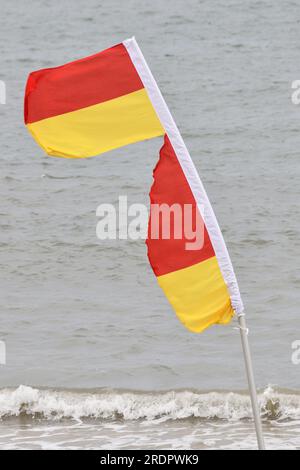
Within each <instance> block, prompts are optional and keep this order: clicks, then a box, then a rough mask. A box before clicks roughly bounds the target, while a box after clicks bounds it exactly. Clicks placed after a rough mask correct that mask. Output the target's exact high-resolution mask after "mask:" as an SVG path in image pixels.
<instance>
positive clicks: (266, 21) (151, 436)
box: [0, 0, 300, 448]
mask: <svg viewBox="0 0 300 470" xmlns="http://www.w3.org/2000/svg"><path fill="white" fill-rule="evenodd" d="M299 14H300V6H299V5H298V4H297V3H296V2H292V1H282V2H272V1H266V0H264V1H251V2H250V1H241V0H229V1H225V0H221V1H218V2H209V1H208V0H206V1H196V0H187V1H185V2H181V1H179V0H175V1H172V2H169V1H166V2H161V1H157V0H154V1H152V2H151V3H149V2H146V1H137V0H128V1H127V2H120V1H119V2H118V1H115V0H112V1H101V2H98V1H96V0H86V1H84V2H83V1H78V2H76V4H74V2H71V1H67V0H61V1H59V2H47V1H45V0H41V1H37V0H31V1H30V2H22V1H21V0H14V1H11V2H4V1H2V2H1V19H0V22H1V27H0V65H1V67H0V79H1V80H5V82H6V85H7V104H6V105H5V106H4V105H0V125H1V131H0V144H1V173H0V286H1V295H0V339H1V340H4V341H5V342H6V346H7V365H6V366H1V369H0V388H1V390H0V395H1V394H2V395H1V396H3V394H5V393H6V392H5V389H6V388H7V387H11V389H10V392H9V393H11V394H13V393H17V392H16V391H18V393H19V394H21V397H22V399H21V402H22V400H24V403H25V405H24V406H25V409H26V410H27V411H25V416H26V418H24V410H23V408H22V403H19V402H18V401H17V405H16V408H15V412H12V413H10V412H9V413H8V414H9V416H8V417H7V416H6V415H5V413H3V406H4V407H5V406H6V405H7V400H8V398H7V396H6V395H4V396H5V397H6V398H5V400H4V403H3V402H1V403H2V404H0V415H1V416H2V421H0V443H1V446H2V447H5V448H11V447H18V446H20V447H27V448H30V447H35V448H39V447H42V448H49V447H53V448H55V447H59V448H62V447H69V448H78V447H82V446H85V447H88V448H105V447H106V448H116V447H122V448H126V447H127V448H128V447H129V448H132V447H139V446H145V447H147V448H151V446H152V447H153V448H157V447H165V448H166V447H168V446H169V447H170V448H182V447H185V446H186V447H188V448H206V447H213V448H221V447H222V448H230V447H235V448H239V447H249V448H251V447H253V446H254V445H255V436H254V433H253V423H252V422H251V421H249V419H248V418H249V416H248V418H247V416H246V417H241V416H240V415H239V405H238V404H237V402H234V403H233V404H232V407H233V408H232V409H233V410H237V413H238V419H237V421H232V419H233V417H232V416H231V415H230V416H229V415H228V416H225V417H221V418H218V419H215V417H214V416H211V408H210V407H208V409H209V410H210V411H209V412H208V414H207V416H202V415H199V410H200V411H201V409H202V408H201V406H202V405H201V403H202V402H201V400H200V402H201V403H200V402H199V401H197V400H196V402H195V403H194V405H193V406H194V408H193V410H194V411H193V413H190V414H188V416H177V415H176V417H172V419H171V418H170V419H169V418H168V419H165V418H162V417H161V416H165V413H166V408H167V409H168V406H171V407H172V399H171V398H170V403H171V404H169V405H168V403H169V398H167V400H166V401H164V402H163V405H162V409H161V410H160V412H159V413H158V416H151V419H150V418H149V417H147V416H144V417H139V419H132V418H129V419H125V418H124V416H123V411H124V410H123V411H122V412H121V417H120V416H119V415H118V416H117V418H116V417H115V415H111V416H108V417H103V416H102V415H99V416H98V415H97V416H96V417H94V418H91V414H87V415H85V414H83V416H84V419H82V416H80V413H79V416H77V415H76V416H73V415H72V414H71V415H70V416H67V417H66V416H64V415H62V416H60V417H59V418H57V414H56V420H54V421H53V419H49V417H45V416H42V417H34V419H33V418H32V410H31V408H30V406H31V405H30V404H31V403H35V401H36V400H37V399H38V398H37V397H36V396H34V397H32V396H31V395H30V396H29V397H28V393H29V392H28V389H27V388H25V391H24V388H22V387H21V389H20V388H18V387H19V385H20V384H26V385H27V386H29V387H33V389H32V390H35V389H37V388H40V387H42V390H43V389H44V388H45V390H48V389H49V390H56V389H57V390H65V392H66V393H67V391H68V390H73V391H74V393H75V392H76V390H80V389H85V390H89V392H87V393H90V394H91V395H93V394H94V392H93V390H98V389H99V388H102V387H105V388H107V387H109V388H112V389H114V390H116V391H115V394H116V395H117V397H118V398H115V399H116V400H117V401H118V400H119V398H120V396H121V395H122V393H121V391H120V390H123V389H131V390H143V391H144V392H143V393H146V392H147V391H148V392H149V393H150V392H151V393H150V396H151V398H149V397H148V396H147V399H146V398H145V400H146V401H147V400H148V401H149V400H150V403H152V395H151V394H153V393H156V392H159V391H162V390H172V391H173V393H175V394H177V393H179V390H190V389H194V390H198V391H203V392H197V393H204V392H205V391H209V390H216V391H217V390H232V391H234V390H245V389H246V380H245V373H244V367H243V359H242V352H241V346H240V340H239V335H238V332H237V331H235V330H233V328H232V327H233V326H235V325H234V324H232V325H229V326H227V327H214V328H211V329H210V330H209V331H207V332H205V333H204V334H202V335H200V336H198V335H193V334H191V333H189V332H188V331H186V330H185V329H184V328H183V327H182V326H181V325H180V324H179V322H178V321H177V319H176V318H175V315H174V314H173V312H172V311H171V309H170V307H169V305H168V303H167V301H166V299H165V298H164V296H163V294H162V292H161V291H160V289H159V288H158V286H157V284H156V280H155V277H154V275H153V273H152V271H151V269H150V267H149V265H148V261H147V257H146V248H145V245H144V243H143V241H138V242H134V241H124V240H122V241H110V242H100V241H99V240H97V238H96V234H95V228H96V223H97V218H96V216H95V211H96V207H97V206H98V204H100V203H103V202H109V203H111V202H112V203H116V202H117V200H118V196H119V195H127V196H128V200H129V203H130V202H140V203H146V204H147V203H148V192H149V188H150V185H151V182H152V169H153V167H154V165H155V163H156V161H157V158H158V150H159V148H160V146H161V140H160V139H157V140H153V141H150V142H141V143H139V144H136V145H132V146H129V147H126V148H123V149H120V150H116V151H113V152H110V153H107V154H105V155H102V156H101V157H98V158H94V159H89V160H84V161H68V160H60V159H54V158H50V157H46V156H45V155H43V152H42V151H41V150H40V149H39V148H38V147H37V146H36V144H35V143H34V142H33V140H32V139H31V138H30V136H29V134H27V131H26V129H25V128H24V125H23V117H22V113H23V90H24V85H25V81H26V78H27V75H28V73H29V72H30V71H32V70H36V69H39V68H43V67H51V66H55V65H59V64H62V63H64V62H66V61H70V60H72V59H75V58H79V57H83V56H85V55H89V54H92V53H94V52H97V51H100V50H101V49H104V48H106V47H108V46H110V45H112V44H115V43H118V42H119V41H121V40H123V39H125V38H127V37H130V36H132V35H135V36H136V38H137V40H138V42H139V44H140V46H141V48H142V50H143V52H144V54H145V56H146V58H147V60H148V62H149V65H150V67H151V69H152V71H153V73H154V75H155V77H156V78H157V81H158V83H159V85H160V87H161V89H162V91H163V93H164V96H165V98H166V101H167V103H168V104H169V106H170V108H171V110H172V112H173V114H174V116H175V119H176V121H177V123H178V125H179V127H180V129H181V131H182V134H183V137H184V139H185V141H186V144H187V146H188V148H189V150H190V152H191V155H192V157H193V160H194V162H195V165H196V167H197V169H198V171H199V173H200V176H201V178H202V180H203V182H204V184H205V187H206V189H207V192H208V194H209V197H210V199H211V202H212V204H213V207H214V209H215V212H216V214H217V217H218V220H219V222H220V225H221V228H222V230H223V233H224V236H225V239H226V241H227V244H228V248H229V251H230V254H231V257H232V261H233V264H234V267H235V270H236V274H237V277H238V280H239V284H240V289H241V292H242V296H243V300H244V303H245V306H246V310H247V314H248V323H249V327H250V341H251V346H252V352H253V360H254V367H255V374H256V378H257V384H258V386H259V387H260V388H261V389H262V390H268V389H267V388H266V387H267V386H268V384H274V386H276V387H279V388H280V389H282V388H283V389H286V390H287V389H289V392H286V393H287V394H288V395H289V396H295V397H298V395H297V390H299V389H300V385H299V373H300V365H298V366H296V365H293V363H292V361H291V355H292V346H291V345H292V342H293V341H295V340H298V339H300V333H299V299H300V295H299V262H298V259H299V163H298V161H299V143H300V133H299V113H300V108H299V107H297V106H295V105H293V104H292V102H291V91H292V90H291V82H292V81H293V80H296V79H299V63H300V62H299V21H298V19H297V18H299V17H300V16H299ZM29 390H31V389H29ZM23 393H25V397H23V395H22V394H23ZM30 393H31V392H30ZM33 393H35V392H33ZM49 393H50V391H49ZM78 393H79V392H78ZM222 393H223V392H222ZM236 393H237V392H236ZM278 393H279V392H278ZM280 393H281V392H280ZM282 393H283V392H282ZM26 394H27V395H26ZM12 396H13V397H14V398H13V400H15V399H16V397H15V396H14V395H12ZM48 399H50V401H51V400H53V397H52V395H51V393H50V398H49V396H48V395H47V397H46V398H45V397H44V400H45V403H47V404H45V403H44V405H45V407H46V408H47V409H48ZM224 399H225V398H224ZM17 400H18V398H17ZM32 400H33V401H32ZM72 400H73V398H72ZM84 400H85V398H84V396H81V395H79V397H77V401H76V406H77V408H76V407H75V408H76V409H77V411H78V409H81V407H82V406H83V402H84ZM111 400H113V398H112V397H111V396H110V397H109V400H108V402H111ZM293 400H294V401H293ZM82 401H83V402H82ZM96 401H97V400H96ZM220 401H221V402H222V399H221V400H220ZM292 401H293V403H294V402H295V403H296V405H295V406H294V407H295V409H297V408H299V402H298V401H297V398H295V399H292ZM238 402H239V400H238ZM68 403H69V402H68V401H66V402H63V406H64V405H66V406H69V405H68ZM101 403H102V402H101ZM126 403H127V402H125V403H124V402H123V405H124V406H125V407H126V406H127V405H128V404H126ZM130 403H131V402H130ZM94 405H95V407H96V408H95V409H96V410H98V409H99V407H98V408H97V406H98V405H99V403H98V404H97V403H94ZM219 405H220V404H219V402H218V406H219ZM40 406H41V404H40ZM53 406H54V405H53ZM74 406H75V405H74ZM99 406H100V405H99ZM101 406H102V405H101ZM101 406H100V408H101ZM149 406H150V405H149ZM151 406H152V405H151ZM220 406H221V405H220ZM289 406H290V404H289ZM28 407H29V408H28ZM136 407H137V409H138V410H139V409H140V408H141V407H142V405H141V403H140V402H138V405H136ZM46 408H45V409H46ZM50 408H51V407H50ZM183 408H184V407H183ZM101 409H102V408H101ZM184 409H185V408H184ZM28 410H29V411H28ZM197 410H198V411H197ZM40 411H41V410H40ZM27 412H28V413H27ZM119 412H120V410H119V409H118V413H119ZM95 413H96V414H97V412H96V411H95ZM197 413H198V414H197ZM295 413H296V412H295ZM54 414H55V413H54ZM75 414H76V413H75ZM77 414H78V413H77ZM58 415H59V413H58ZM217 416H218V415H217ZM244 418H247V419H244ZM78 419H80V421H78ZM161 419H162V420H163V421H162V424H161V425H160V426H159V428H158V426H157V423H160V420H161ZM157 429H159V433H158V432H157ZM154 430H156V431H155V432H154ZM225 430H226V432H225ZM265 430H266V434H267V442H268V445H269V447H274V448H276V447H285V448H286V447H289V448H296V447H299V446H300V426H299V415H296V414H293V415H292V416H289V417H288V419H283V420H281V419H279V417H278V416H277V417H276V419H275V420H272V419H269V418H268V419H267V420H266V422H265ZM224 435H226V436H227V435H228V436H229V437H228V441H227V439H225V438H224Z"/></svg>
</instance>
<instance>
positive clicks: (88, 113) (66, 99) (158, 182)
mask: <svg viewBox="0 0 300 470" xmlns="http://www.w3.org/2000/svg"><path fill="white" fill-rule="evenodd" d="M24 114H25V124H26V126H27V128H28V130H29V131H30V133H31V134H32V136H33V137H34V139H35V140H36V141H37V143H38V144H39V145H40V146H41V147H42V148H43V149H44V150H45V151H46V153H48V154H49V155H53V156H58V157H65V158H86V157H91V156H94V155H98V154H100V153H103V152H106V151H108V150H112V149H115V148H118V147H121V146H124V145H127V144H130V143H134V142H138V141H141V140H145V139H150V138H153V137H157V136H162V135H163V136H164V145H163V147H162V148H161V150H160V158H159V162H158V164H157V165H156V168H155V170H154V183H153V186H152V188H151V192H150V199H151V212H150V219H149V231H148V239H147V246H148V257H149V261H150V264H151V266H152V268H153V271H154V273H155V275H156V277H157V281H158V284H159V285H160V287H161V288H162V289H163V291H164V293H165V295H166V297H167V298H168V300H169V302H170V303H171V305H172V306H173V308H174V310H175V312H176V314H177V316H178V317H179V319H180V320H181V321H182V323H183V324H184V325H185V326H186V327H187V328H188V329H189V330H191V331H193V332H197V333H199V332H201V331H203V330H204V329H205V328H207V327H209V326H210V325H212V324H216V323H221V324H225V323H228V322H229V321H230V319H231V318H232V316H233V315H234V313H237V314H241V313H242V312H243V303H242V300H241V296H240V292H239V288H238V284H237V280H236V277H235V274H234V271H233V267H232V264H231V260H230V257H229V254H228V251H227V248H226V245H225V242H224V239H223V236H222V233H221V231H220V228H219V226H218V223H217V220H216V217H215V215H214V212H213V210H212V207H211V205H210V202H209V200H208V197H207V194H206V192H205V189H204V187H203V185H202V182H201V180H200V178H199V175H198V173H197V171H196V169H195V167H194V164H193V162H192V159H191V157H190V155H189V152H188V150H187V148H186V146H185V144H184V142H183V139H182V137H181V135H180V133H179V130H178V128H177V126H176V124H175V122H174V120H173V118H172V116H171V114H170V111H169V109H168V107H167V105H166V103H165V100H164V98H163V97H162V95H161V92H160V90H159V88H158V86H157V83H156V82H155V80H154V78H153V76H152V73H151V71H150V69H149V67H148V65H147V63H146V61H145V59H144V56H143V54H142V52H141V50H140V49H139V46H138V45H137V42H136V41H135V39H134V38H131V39H128V40H126V41H124V42H123V43H121V44H118V45H117V46H114V47H111V48H109V49H106V50H105V51H103V52H100V53H98V54H95V55H93V56H91V57H87V58H85V59H81V60H77V61H75V62H71V63H68V64H66V65H63V66H61V67H55V68H49V69H44V70H39V71H36V72H32V73H31V74H30V75H29V78H28V81H27V86H26V91H25V110H24ZM174 204H175V206H176V207H177V208H178V207H179V208H180V209H182V210H183V213H184V210H185V207H188V208H189V218H190V221H191V225H192V227H194V228H196V231H197V230H198V229H199V221H200V222H201V223H200V229H201V234H202V243H201V244H200V245H199V246H196V248H195V247H193V248H192V249H190V245H191V243H192V241H193V240H192V239H191V238H190V236H188V235H187V234H186V233H185V226H184V220H183V219H181V221H180V224H179V225H180V226H181V228H182V231H181V236H180V237H178V234H177V235H176V236H175V235H174V230H173V229H178V228H180V227H178V226H176V227H175V222H174V219H170V220H171V227H170V228H171V231H170V236H169V237H164V236H162V233H161V232H160V231H159V233H158V234H157V233H155V235H153V231H152V229H153V227H154V228H155V223H154V219H155V217H156V216H157V214H156V213H154V209H153V207H158V208H160V206H161V205H166V206H167V207H169V208H170V207H173V205H174ZM181 213H182V211H181ZM156 220H157V218H156ZM177 225H178V224H177ZM154 231H155V230H154ZM195 238H197V233H196V235H195ZM194 241H195V240H194ZM188 246H189V248H187V247H188Z"/></svg>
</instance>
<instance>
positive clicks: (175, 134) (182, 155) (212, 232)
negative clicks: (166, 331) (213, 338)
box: [123, 37, 264, 449]
mask: <svg viewBox="0 0 300 470" xmlns="http://www.w3.org/2000/svg"><path fill="white" fill-rule="evenodd" d="M123 44H124V46H125V47H126V49H127V52H128V54H129V56H130V58H131V60H132V62H133V64H134V66H135V68H136V70H137V72H138V74H139V76H140V78H141V80H142V82H143V85H144V87H145V89H146V90H147V93H148V96H149V98H150V101H151V103H152V106H153V107H154V109H155V111H156V113H157V115H158V117H159V119H160V122H161V123H162V125H163V127H164V129H165V131H166V134H167V135H168V137H169V139H170V142H171V144H172V146H173V149H174V151H175V153H176V156H177V158H178V161H179V163H180V165H181V168H182V170H183V172H184V174H185V176H186V179H187V180H188V182H189V185H190V188H191V190H192V192H193V195H194V197H195V200H196V202H197V205H198V209H199V211H200V213H201V215H202V218H203V220H204V221H205V225H206V228H207V229H208V233H209V236H210V239H211V242H212V245H213V248H214V251H215V254H216V257H217V260H218V263H219V266H220V269H221V272H222V275H223V277H224V280H225V282H226V284H227V287H228V290H229V293H230V298H231V303H232V307H233V309H234V311H235V312H236V314H237V316H238V320H239V326H240V332H241V338H242V345H243V351H244V357H245V365H246V372H247V377H248V384H249V391H250V397H251V403H252V409H253V416H254V421H255V428H256V435H257V442H258V447H259V449H264V440H263V434H262V426H261V420H260V413H259V406H258V401H257V394H256V389H255V383H254V374H253V368H252V361H251V355H250V349H249V343H248V337H247V327H246V321H245V314H244V313H243V312H244V307H243V302H242V300H241V297H240V293H239V288H238V284H237V280H236V277H235V274H234V271H233V267H232V264H231V261H230V257H229V254H228V251H227V248H226V245H225V242H224V239H223V235H222V232H221V230H220V228H219V225H218V222H217V219H216V217H215V214H214V211H213V209H212V207H211V205H210V202H209V199H208V197H207V194H206V191H205V189H204V186H203V184H202V181H201V179H200V177H199V175H198V173H197V170H196V168H195V166H194V163H193V161H192V159H191V156H190V154H189V152H188V149H187V148H186V146H185V143H184V141H183V138H182V136H181V134H180V132H179V129H178V127H177V126H176V123H175V121H174V119H173V116H172V115H171V112H170V110H169V108H168V106H167V103H166V102H165V100H164V97H163V96H162V94H161V91H160V89H159V87H158V85H157V83H156V81H155V79H154V77H153V75H152V73H151V70H150V68H149V66H148V64H147V62H146V60H145V58H144V56H143V53H142V51H141V50H140V48H139V46H138V44H137V42H136V40H135V38H134V37H133V38H131V39H126V40H125V41H123ZM203 208H204V209H203Z"/></svg>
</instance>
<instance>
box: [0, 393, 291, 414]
mask: <svg viewBox="0 0 300 470" xmlns="http://www.w3.org/2000/svg"><path fill="white" fill-rule="evenodd" d="M259 400H260V405H261V409H262V412H263V415H264V417H265V418H266V419H277V420H280V421H282V420H284V419H291V420H296V419H300V394H297V393H295V392H283V391H276V390H275V389H273V388H272V387H268V388H266V389H265V390H264V391H263V393H261V394H260V396H259ZM20 415H22V416H26V415H27V416H32V417H41V418H44V419H51V420H58V419H62V418H71V419H83V418H99V419H116V418H118V419H124V420H138V419H145V420H157V419H160V420H168V419H169V420H179V419H185V418H192V417H195V418H203V419H214V418H217V419H225V420H240V419H247V418H251V416H252V413H251V405H250V400H249V397H248V396H247V394H243V393H238V392H208V393H202V392H197V391H190V390H186V391H182V390H179V391H168V392H132V391H116V390H100V391H94V392H92V391H91V392H81V391H68V390H59V391H55V390H49V389H48V390H43V389H37V388H32V387H28V386H24V385H20V386H19V387H18V388H16V389H8V388H7V389H2V390H0V418H2V419H5V418H8V417H13V416H20Z"/></svg>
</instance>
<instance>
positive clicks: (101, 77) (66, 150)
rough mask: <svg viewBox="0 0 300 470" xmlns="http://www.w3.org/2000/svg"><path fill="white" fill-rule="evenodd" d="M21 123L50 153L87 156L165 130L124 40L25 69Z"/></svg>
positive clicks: (68, 156)
mask: <svg viewBox="0 0 300 470" xmlns="http://www.w3.org/2000/svg"><path fill="white" fill-rule="evenodd" d="M25 123H26V125H27V128H28V129H29V131H30V132H31V134H32V136H33V137H34V139H35V140H36V141H37V142H38V144H39V145H40V146H41V147H43V149H44V150H45V151H46V153H48V154H49V155H53V156H58V157H66V158H86V157H91V156H94V155H98V154H100V153H103V152H107V151H108V150H112V149H115V148H117V147H122V146H123V145H127V144H132V143H134V142H138V141H139V140H144V139H151V138H152V137H157V136H159V135H163V134H164V129H163V127H162V125H161V123H160V121H159V119H158V117H157V115H156V113H155V111H154V109H153V106H152V104H151V102H150V100H149V97H148V94H147V91H146V90H145V87H144V85H143V83H142V81H141V79H140V77H139V75H138V73H137V71H136V69H135V67H134V65H133V63H132V61H131V60H130V57H129V55H128V53H127V50H126V48H125V46H124V45H123V44H119V45H117V46H114V47H111V48H110V49H106V50H105V51H103V52H100V53H99V54H95V55H93V56H91V57H87V58H85V59H81V60H76V61H75V62H71V63H69V64H66V65H62V66H61V67H55V68H50V69H44V70H38V71H37V72H32V73H31V74H30V75H29V78H28V81H27V86H26V91H25Z"/></svg>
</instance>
